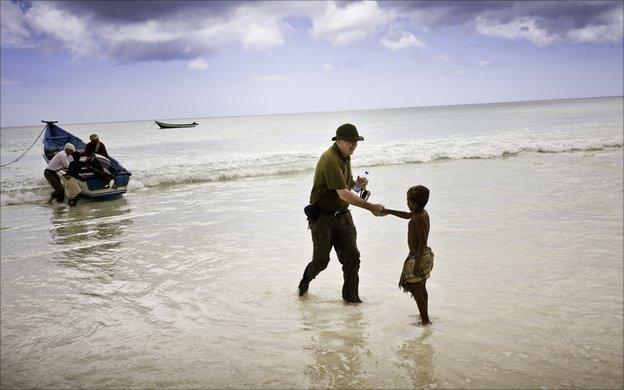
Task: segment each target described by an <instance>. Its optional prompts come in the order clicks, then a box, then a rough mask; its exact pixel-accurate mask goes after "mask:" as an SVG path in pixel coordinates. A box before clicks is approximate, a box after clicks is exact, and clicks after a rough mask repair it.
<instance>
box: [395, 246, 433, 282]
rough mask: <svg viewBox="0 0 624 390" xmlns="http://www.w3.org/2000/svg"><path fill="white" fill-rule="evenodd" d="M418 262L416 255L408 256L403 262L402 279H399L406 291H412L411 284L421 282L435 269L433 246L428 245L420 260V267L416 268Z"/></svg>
mask: <svg viewBox="0 0 624 390" xmlns="http://www.w3.org/2000/svg"><path fill="white" fill-rule="evenodd" d="M415 264H416V256H413V255H412V256H408V257H407V259H405V262H404V263H403V272H401V279H399V287H401V288H403V290H405V292H410V288H409V287H410V286H409V285H410V284H413V283H418V282H421V281H423V280H425V279H427V278H429V276H430V275H431V270H432V269H433V252H432V251H431V248H429V247H426V248H425V250H424V251H423V255H422V260H421V262H420V269H419V270H414V265H415Z"/></svg>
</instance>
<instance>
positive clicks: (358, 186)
mask: <svg viewBox="0 0 624 390" xmlns="http://www.w3.org/2000/svg"><path fill="white" fill-rule="evenodd" d="M358 179H368V171H364V174H363V175H360V176H358ZM362 190H363V188H362V187H360V184H359V183H358V182H357V181H356V182H355V184H354V185H353V191H355V192H358V193H359V192H361V191H362Z"/></svg>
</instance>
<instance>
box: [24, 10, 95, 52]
mask: <svg viewBox="0 0 624 390" xmlns="http://www.w3.org/2000/svg"><path fill="white" fill-rule="evenodd" d="M24 18H25V20H26V21H27V23H28V25H29V27H30V28H31V29H33V30H34V31H35V32H38V33H44V34H47V35H48V36H50V37H51V38H53V39H55V40H57V41H59V42H61V43H62V44H63V46H65V47H66V48H67V49H68V50H69V52H70V53H71V54H72V57H73V58H74V59H76V58H81V57H87V56H91V55H96V54H97V53H98V47H97V44H96V41H95V39H94V38H95V37H94V36H93V35H92V34H91V33H90V32H89V30H88V28H87V25H88V21H87V20H86V19H81V18H78V17H76V16H74V15H71V14H69V13H67V12H64V11H61V10H58V9H56V8H54V7H52V6H51V5H50V3H47V2H35V3H33V5H32V8H31V9H30V11H29V12H28V13H26V14H25V16H24Z"/></svg>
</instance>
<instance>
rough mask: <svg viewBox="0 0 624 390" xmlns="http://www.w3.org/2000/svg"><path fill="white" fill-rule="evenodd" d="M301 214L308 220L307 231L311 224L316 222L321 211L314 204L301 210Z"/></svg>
mask: <svg viewBox="0 0 624 390" xmlns="http://www.w3.org/2000/svg"><path fill="white" fill-rule="evenodd" d="M303 212H304V214H305V215H306V217H307V218H308V229H310V228H311V227H312V224H313V223H314V222H316V220H317V219H318V218H319V216H320V215H321V211H320V210H319V209H318V208H317V207H316V205H314V204H309V205H307V206H306V207H304V208H303Z"/></svg>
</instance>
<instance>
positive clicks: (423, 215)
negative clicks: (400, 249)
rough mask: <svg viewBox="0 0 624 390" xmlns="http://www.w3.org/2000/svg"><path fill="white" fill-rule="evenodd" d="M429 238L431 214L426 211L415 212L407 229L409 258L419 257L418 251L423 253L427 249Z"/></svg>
mask: <svg viewBox="0 0 624 390" xmlns="http://www.w3.org/2000/svg"><path fill="white" fill-rule="evenodd" d="M428 238H429V214H428V213H427V211H426V210H424V209H421V210H420V211H417V212H414V213H413V215H412V218H410V221H409V224H408V228H407V245H408V247H409V256H417V255H419V253H418V251H419V249H420V250H421V253H420V255H421V256H422V251H423V250H424V249H425V248H426V247H427V240H428Z"/></svg>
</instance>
